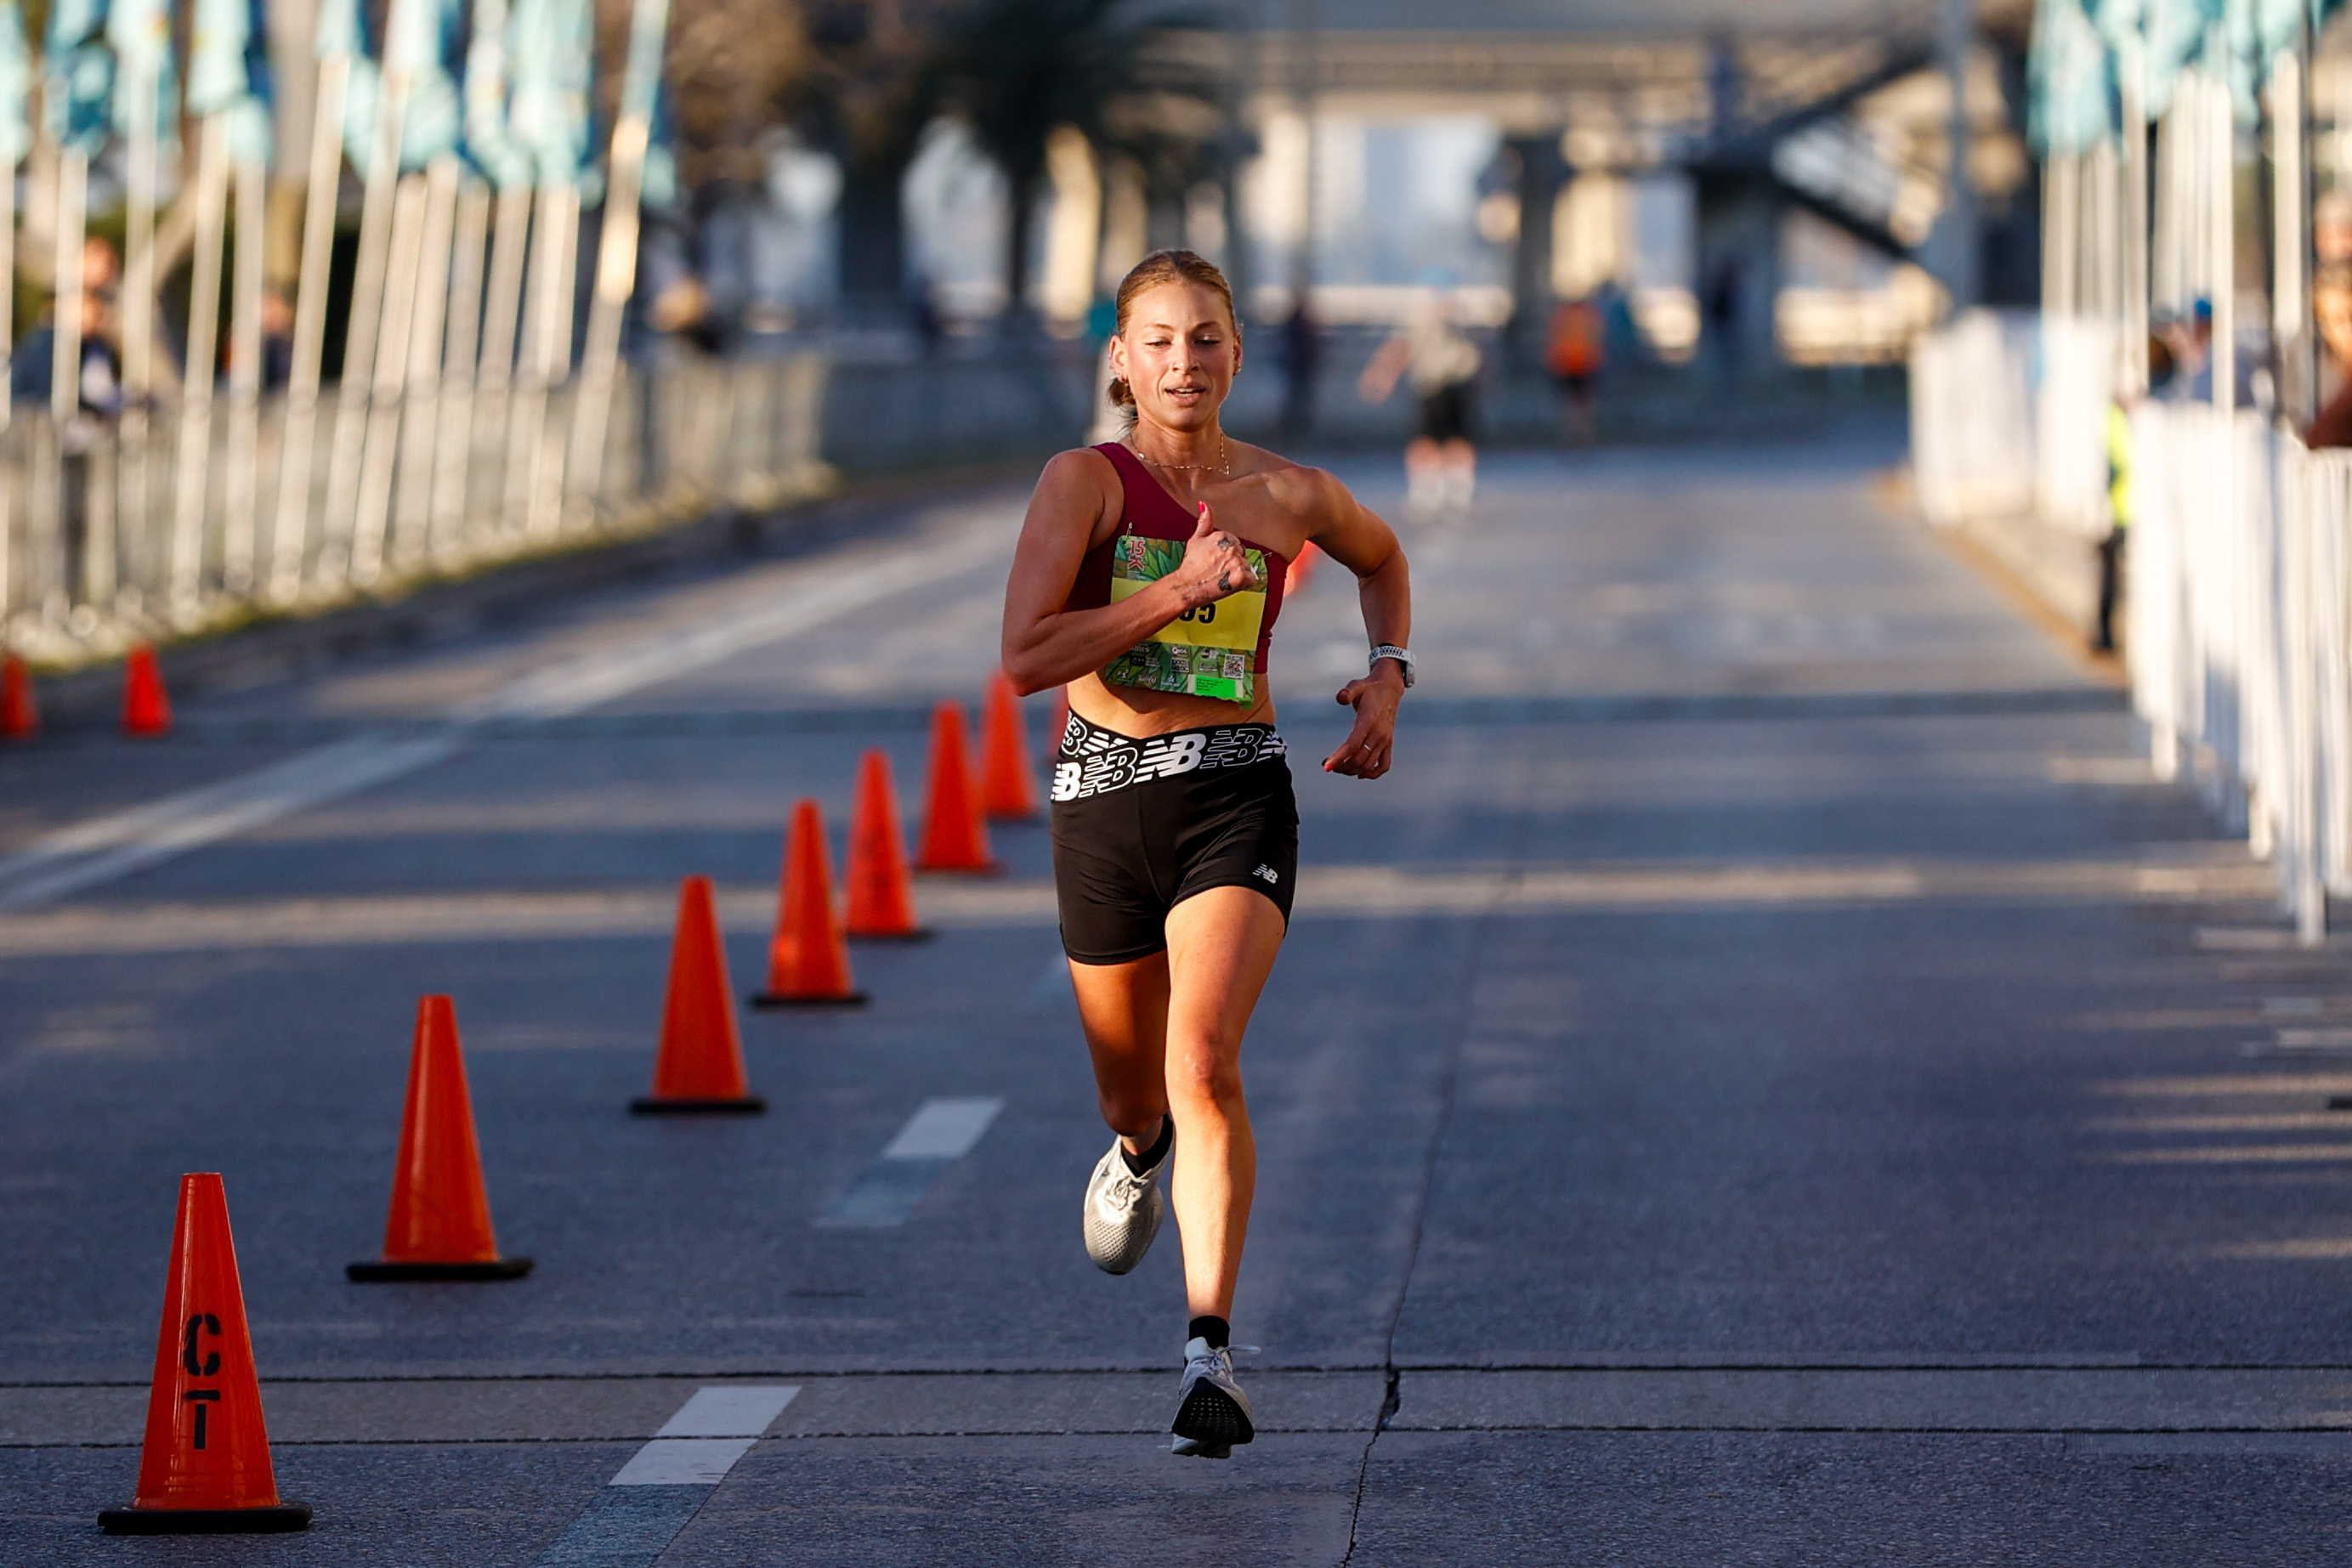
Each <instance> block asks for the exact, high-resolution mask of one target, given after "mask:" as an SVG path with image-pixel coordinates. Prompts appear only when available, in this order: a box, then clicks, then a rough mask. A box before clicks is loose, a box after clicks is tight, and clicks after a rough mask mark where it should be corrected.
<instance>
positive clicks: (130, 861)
mask: <svg viewBox="0 0 2352 1568" xmlns="http://www.w3.org/2000/svg"><path fill="white" fill-rule="evenodd" d="M1002 550H1003V539H1002V538H1000V537H999V531H998V530H997V529H995V528H992V527H989V526H987V525H986V524H985V523H984V522H982V521H980V520H977V519H975V520H971V521H967V522H966V523H965V524H964V525H963V526H962V528H961V531H960V532H957V533H953V534H950V536H949V537H947V538H929V539H925V540H922V541H919V542H918V543H916V544H913V545H908V546H901V547H898V548H895V549H888V550H886V551H883V552H881V553H880V554H879V555H877V556H875V557H873V558H872V559H868V560H867V561H866V563H865V564H863V565H845V564H843V563H842V562H841V561H839V560H826V561H824V562H818V563H812V564H810V565H807V566H805V567H802V568H799V569H796V570H795V571H794V572H793V574H792V582H791V585H790V586H789V587H787V588H785V589H784V590H783V591H781V592H779V593H776V594H773V595H772V596H762V597H761V600H760V601H758V602H757V603H756V604H753V605H751V606H750V607H748V608H745V609H741V610H739V611H736V612H733V613H731V614H722V615H719V616H718V617H716V618H714V619H712V620H709V621H707V622H703V623H702V624H700V625H697V626H694V627H690V628H687V629H684V630H677V631H666V632H656V633H653V634H651V635H649V636H645V637H640V638H637V639H635V640H633V641H631V642H627V643H622V644H621V645H619V646H618V647H614V648H606V649H600V650H597V651H595V652H593V653H582V654H579V655H576V656H574V657H572V658H569V659H565V660H562V661H560V662H558V663H556V664H551V665H550V666H549V667H547V668H545V669H542V670H538V671H534V672H533V673H531V674H528V675H524V676H523V677H521V678H520V679H519V680H516V681H514V682H512V683H510V684H509V685H506V686H504V687H502V688H500V689H499V690H498V691H496V692H493V693H491V694H490V695H488V696H486V697H483V698H479V699H478V700H476V701H474V702H471V703H467V704H465V705H463V706H460V707H458V708H457V710H456V711H455V712H454V713H453V714H452V715H451V716H450V719H449V722H448V723H447V724H446V725H445V726H444V727H441V728H440V729H439V730H438V731H437V732H436V733H433V734H429V735H424V736H406V737H404V736H395V735H389V734H376V733H364V734H361V735H356V736H353V737H351V738H350V739H348V740H341V741H338V742H336V743H335V744H333V745H331V746H325V747H319V748H317V749H315V750H312V751H308V752H305V753H303V754H301V755H300V756H298V757H294V758H288V759H287V760H285V761H283V762H278V763H273V764H271V765H270V766H268V767H267V768H260V769H258V770H257V771H255V772H252V773H248V774H245V775H243V776H241V777H239V778H236V779H226V780H224V781H222V782H219V783H216V784H208V785H205V786H204V787H202V788H200V789H189V790H184V791H183V792H181V793H179V794H176V795H170V796H166V797H165V798H163V800H154V801H150V802H148V803H147V804H145V805H142V806H135V807H132V808H131V809H129V810H122V811H115V812H111V813H109V814H108V815H106V816H103V817H98V818H94V819H92V820H90V821H86V822H78V823H75V824H74V825H72V826H70V827H67V828H61V829H58V831H54V832H51V833H48V834H47V835H45V836H43V837H41V838H39V839H37V840H35V841H33V842H32V843H31V844H29V845H27V846H26V847H25V848H24V849H21V850H18V851H17V852H15V853H14V854H11V855H8V856H6V857H5V858H0V909H20V910H21V909H32V908H37V907H38V906H40V905H42V904H48V903H51V902H53V901H55V900H57V899H59V898H63V897H66V896H67V895H68V894H74V893H79V892H80V891H82V890H83V889H85V888H89V887H93V886H96V885H98V884H99V883H105V882H110V881H112V880H114V879H115V878H117V877H121V876H125V875H128V874H130V873H132V872H136V871H142V870H144V869H146V868H147V867H149V866H152V865H156V864H159V863H161V862H163V861H167V860H171V859H173V857H175V856H178V855H183V854H185V853H187V852H189V851H191V850H194V849H201V848H203V847H204V846H205V845H207V844H212V843H217V842H219V841H221V840H223V839H226V838H232V837H234V836H236V834H238V833H243V832H247V831H251V830H253V829H255V828H257V827H262V826H265V825H267V824H268V823H270V822H274V821H278V819H280V818H282V817H287V816H290V815H292V814H293V813H295V812H298V811H301V810H307V809H308V808H310V807H312V806H317V805H321V804H323V803H325V802H327V801H329V800H340V799H341V798H342V797H344V796H346V795H352V794H357V793H358V792H359V791H361V790H362V789H372V788H373V787H374V786H376V785H379V784H384V783H389V782H390V781H392V780H393V779H400V778H404V777H405V776H407V775H409V774H411V773H415V772H419V771H421V770H423V769H424V768H430V767H432V766H433V765H434V764H435V763H437V762H440V761H443V760H445V759H446V758H449V757H450V756H452V755H454V754H455V753H457V751H458V750H459V749H461V748H462V747H464V746H465V744H466V742H467V739H468V738H469V737H470V736H471V734H472V732H473V731H475V730H476V729H478V728H481V727H487V726H492V725H501V724H512V723H515V722H518V721H520V722H529V721H532V720H536V719H542V718H562V717H567V716H571V715H573V714H577V713H579V712H581V711H582V710H583V709H586V708H590V707H593V706H596V705H598V704H600V703H606V702H611V701H613V700H614V698H616V697H621V696H625V695H628V694H630V693H632V692H635V691H641V690H643V689H644V688H646V687H647V686H651V685H659V684H660V683H662V682H664V681H668V680H673V679H675V678H677V676H680V675H684V674H691V673H693V672H694V671H696V670H700V669H706V668H708V667H709V666H710V665H712V664H719V663H720V662H721V661H723V660H726V659H729V658H731V657H733V656H734V655H735V654H737V653H743V652H746V651H747V650H750V649H751V648H756V647H760V646H761V645H763V644H766V643H775V642H781V641H782V640H783V639H784V638H787V637H791V636H793V635H796V634H798V633H800V632H805V631H808V630H811V629H812V628H814V627H817V626H821V625H824V624H825V623H827V622H833V621H837V620H839V619H840V618H841V617H842V616H844V615H846V614H848V613H850V612H853V611H857V610H863V609H866V607H868V606H870V605H873V604H876V603H878V602H880V601H883V600H885V599H887V598H889V597H891V596H892V595H894V594H898V593H901V592H904V591H907V590H908V589H911V588H916V587H920V586H923V585H925V584H929V583H933V582H937V581H940V580H942V579H945V578H950V577H953V576H955V575H956V574H958V573H960V572H963V571H967V570H971V568H973V567H975V566H977V565H979V564H981V563H982V561H983V560H984V559H988V558H990V557H992V556H993V555H996V554H998V553H1000V552H1001V551H1002Z"/></svg>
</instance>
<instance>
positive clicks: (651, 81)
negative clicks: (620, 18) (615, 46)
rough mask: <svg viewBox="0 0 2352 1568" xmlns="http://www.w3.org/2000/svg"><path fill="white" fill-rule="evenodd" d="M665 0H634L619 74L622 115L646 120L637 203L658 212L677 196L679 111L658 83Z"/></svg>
mask: <svg viewBox="0 0 2352 1568" xmlns="http://www.w3.org/2000/svg"><path fill="white" fill-rule="evenodd" d="M668 44H669V5H668V0H638V4H637V5H635V7H634V8H633V10H632V12H631V14H630V17H629V57H628V62H627V64H626V65H625V67H624V68H623V75H622V78H621V118H622V119H624V120H626V119H628V118H629V117H631V116H632V115H639V116H643V117H644V118H645V120H646V122H647V124H646V129H647V135H646V163H645V169H644V171H643V172H642V173H641V174H640V176H639V181H638V187H637V204H638V205H639V206H642V207H646V208H650V209H652V210H654V211H656V212H659V211H663V210H665V209H667V207H668V206H669V204H671V203H672V202H675V201H676V200H677V105H675V104H674V103H672V102H671V101H670V95H669V89H668V88H667V86H666V85H665V84H664V83H663V81H662V61H663V59H664V58H665V57H666V56H667V54H668Z"/></svg>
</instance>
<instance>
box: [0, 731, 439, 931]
mask: <svg viewBox="0 0 2352 1568" xmlns="http://www.w3.org/2000/svg"><path fill="white" fill-rule="evenodd" d="M456 750H457V738H456V737H452V736H435V737H427V738H425V739H421V740H396V739H394V738H392V737H388V736H374V735H362V736H356V737H352V739H350V740H345V741H339V742H337V743H336V744H335V745H332V746H327V747H320V748H319V749H318V750H316V751H310V752H305V753H303V754H302V755H301V756H299V757H296V758H289V760H287V761H284V762H280V763H277V764H275V765H273V766H271V767H268V768H262V769H260V770H259V771H258V772H254V773H248V774H246V775H245V776H244V777H242V778H239V779H227V780H226V781H225V782H222V783H219V784H208V785H206V786H205V787H204V788H203V789H190V790H186V791H184V792H183V793H181V794H178V795H172V796H167V797H165V798H164V799H163V800H157V801H154V802H152V804H149V805H145V806H139V807H134V808H133V809H131V810H127V811H118V812H115V813H114V814H113V815H111V816H106V817H100V818H98V819H96V820H95V821H88V822H81V823H77V824H76V825H75V826H73V827H70V828H66V829H62V830H60V831H58V832H54V833H51V834H49V835H48V836H47V837H46V838H43V839H40V840H37V841H35V842H34V843H33V844H32V845H31V846H30V847H29V848H26V849H24V850H20V851H19V852H16V854H13V855H10V856H9V857H8V858H7V859H5V860H0V889H5V891H0V909H30V908H34V907H36V906H37V905H40V904H47V903H48V902H50V901H51V900H53V899H58V898H62V897H64V896H65V895H66V894H69V893H77V892H79V891H80V890H81V889H83V888H85V887H89V886H92V885H94V884H95V883H101V882H110V881H112V880H113V879H114V878H116V877H118V876H127V875H129V874H130V873H132V872H135V871H141V870H143V869H145V868H146V867H148V866H151V865H155V864H157V863H159V862H163V861H167V860H170V859H171V858H172V857H173V856H174V855H179V854H184V853H185V852H188V851H189V850H193V849H198V848H201V847H203V846H204V845H205V844H209V843H215V842H217V841H219V840H222V839H226V838H230V837H233V836H234V835H236V834H237V833H241V832H244V831H246V830H247V829H248V828H257V827H260V826H262V825H263V824H265V823H268V822H274V821H277V820H278V818H280V817H286V816H290V815H292V814H293V813H295V812H297V811H299V810H304V809H305V808H307V807H310V806H316V805H319V804H321V803H322V802H325V801H328V800H339V799H341V797H343V796H345V795H352V794H356V793H358V792H359V791H360V790H362V789H369V788H371V787H372V786H373V785H377V784H382V783H384V782H385V781H387V780H389V779H398V778H401V777H403V776H404V775H406V774H410V773H415V772H416V771H417V770H419V769H420V768H430V767H431V766H433V764H435V763H436V762H438V761H440V760H441V759H442V758H446V757H447V756H448V755H449V754H450V753H452V752H454V751H456ZM78 855H79V856H85V857H87V858H84V859H80V860H76V859H75V858H74V857H75V856H78ZM60 862H65V863H60ZM45 867H49V868H55V869H51V870H48V871H47V873H46V874H43V868H45Z"/></svg>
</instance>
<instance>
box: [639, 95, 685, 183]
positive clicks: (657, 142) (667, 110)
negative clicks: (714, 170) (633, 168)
mask: <svg viewBox="0 0 2352 1568" xmlns="http://www.w3.org/2000/svg"><path fill="white" fill-rule="evenodd" d="M676 203H677V105H676V103H675V102H673V101H672V99H671V98H670V95H669V88H668V87H667V85H665V86H664V87H663V88H662V89H661V91H660V92H659V93H658V94H656V96H655V98H654V119H653V134H652V135H651V136H649V137H648V138H647V139H646V170H645V173H644V175H643V176H642V177H641V178H640V180H639V183H638V186H637V204H638V205H639V206H641V207H644V208H646V210H647V211H649V212H656V213H660V212H667V211H668V210H669V209H670V207H671V206H672V205H673V204H676Z"/></svg>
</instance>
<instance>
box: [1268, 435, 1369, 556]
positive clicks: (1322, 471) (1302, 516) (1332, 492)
mask: <svg viewBox="0 0 2352 1568" xmlns="http://www.w3.org/2000/svg"><path fill="white" fill-rule="evenodd" d="M1258 477H1259V478H1260V479H1261V480H1262V481H1263V482H1264V484H1265V494H1266V498H1267V499H1268V500H1270V501H1272V502H1273V503H1274V504H1275V505H1276V506H1277V507H1280V508H1282V510H1283V511H1284V512H1286V513H1287V514H1288V515H1289V516H1291V517H1297V518H1298V519H1299V520H1300V522H1301V523H1302V524H1303V525H1304V526H1305V528H1306V530H1307V538H1314V537H1315V536H1316V535H1318V533H1321V532H1322V531H1323V530H1324V529H1325V528H1328V527H1329V526H1330V525H1331V524H1332V523H1333V522H1334V521H1335V520H1337V519H1338V518H1339V517H1345V516H1347V515H1349V513H1350V512H1351V511H1352V510H1353V509H1354V507H1355V504H1356V497H1354V495H1353V494H1352V493H1350V492H1349V489H1348V486H1346V485H1344V484H1342V483H1340V480H1339V476H1338V475H1336V474H1334V473H1332V472H1331V471H1330V470H1328V469H1327V468H1316V467H1311V466H1309V465H1307V464H1304V463H1294V462H1292V461H1291V460H1290V459H1289V458H1287V457H1280V456H1276V455H1275V454H1274V453H1271V452H1268V453H1265V468H1263V469H1262V470H1260V472H1259V475H1258Z"/></svg>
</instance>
